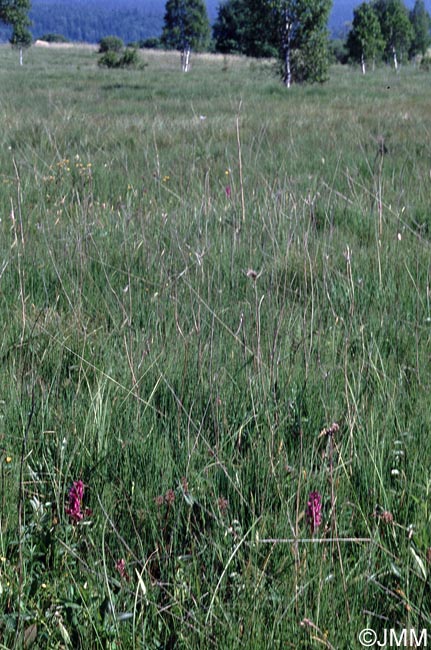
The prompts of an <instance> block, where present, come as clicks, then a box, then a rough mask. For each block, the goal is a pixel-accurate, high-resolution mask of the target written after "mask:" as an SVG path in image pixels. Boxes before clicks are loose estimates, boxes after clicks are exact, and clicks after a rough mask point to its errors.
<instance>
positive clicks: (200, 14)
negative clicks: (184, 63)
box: [161, 0, 210, 52]
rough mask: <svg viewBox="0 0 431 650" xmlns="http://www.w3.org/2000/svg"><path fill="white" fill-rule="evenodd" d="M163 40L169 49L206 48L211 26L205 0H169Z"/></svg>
mask: <svg viewBox="0 0 431 650" xmlns="http://www.w3.org/2000/svg"><path fill="white" fill-rule="evenodd" d="M161 41H162V43H163V45H164V46H165V47H166V48H168V49H174V50H180V51H185V50H187V49H193V50H195V51H196V52H202V51H204V50H206V49H207V48H208V46H209V42H210V26H209V22H208V16H207V11H206V7H205V3H204V2H203V0H167V2H166V12H165V18H164V27H163V32H162V37H161Z"/></svg>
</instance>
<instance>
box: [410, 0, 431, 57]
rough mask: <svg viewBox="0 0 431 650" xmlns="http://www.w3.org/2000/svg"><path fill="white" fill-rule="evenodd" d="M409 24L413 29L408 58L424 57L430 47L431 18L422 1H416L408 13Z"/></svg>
mask: <svg viewBox="0 0 431 650" xmlns="http://www.w3.org/2000/svg"><path fill="white" fill-rule="evenodd" d="M410 22H411V25H412V28H413V39H412V42H411V45H410V56H411V57H414V56H416V55H417V54H422V56H424V55H425V54H426V51H427V49H428V47H429V45H430V40H431V39H430V27H431V18H430V15H429V13H428V12H427V10H426V9H425V3H424V0H416V2H415V4H414V7H413V9H412V10H411V12H410Z"/></svg>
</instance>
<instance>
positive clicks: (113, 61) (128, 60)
mask: <svg viewBox="0 0 431 650" xmlns="http://www.w3.org/2000/svg"><path fill="white" fill-rule="evenodd" d="M98 65H99V66H100V67H102V68H137V67H141V65H140V62H139V55H138V53H137V51H136V49H135V48H126V49H125V50H123V51H122V52H118V51H116V50H107V51H105V53H104V54H103V56H101V57H100V59H99V61H98Z"/></svg>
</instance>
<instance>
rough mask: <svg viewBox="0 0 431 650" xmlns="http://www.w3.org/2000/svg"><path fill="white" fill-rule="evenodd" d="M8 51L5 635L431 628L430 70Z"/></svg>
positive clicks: (9, 640)
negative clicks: (76, 488)
mask: <svg viewBox="0 0 431 650" xmlns="http://www.w3.org/2000/svg"><path fill="white" fill-rule="evenodd" d="M0 57H1V58H0V87H1V88H2V95H1V98H0V112H1V123H2V130H1V131H0V170H1V173H0V187H1V191H0V209H1V223H0V228H1V240H0V247H1V257H0V265H1V266H0V276H1V280H0V282H1V284H0V290H1V293H0V300H1V308H2V311H1V313H2V314H3V319H2V320H3V323H2V330H1V331H2V337H1V355H2V360H3V372H2V375H1V378H0V387H1V392H0V399H1V412H2V430H1V435H2V438H1V464H0V472H1V480H0V486H1V498H0V502H1V511H0V517H1V527H0V555H1V564H0V592H1V593H0V600H1V607H2V611H3V612H4V614H3V616H2V617H1V618H0V638H1V640H2V644H3V646H2V647H5V648H15V647H16V648H21V647H23V644H24V643H27V644H28V645H29V644H30V643H33V647H35V648H38V647H39V648H58V647H75V648H80V647H82V648H93V647H94V648H173V647H175V648H194V647H196V648H200V647H202V646H203V645H205V646H207V645H208V646H210V647H217V648H236V647H247V648H264V647H265V648H266V647H271V648H272V647H274V648H277V647H280V648H281V647H283V648H286V647H291V648H321V647H322V646H323V647H327V648H342V647H343V648H344V647H346V648H347V647H355V646H356V645H357V643H358V641H357V636H358V633H359V631H360V630H361V629H362V628H365V627H372V628H373V629H375V630H376V631H377V632H378V633H379V634H381V633H382V631H383V629H385V628H395V629H403V628H410V627H411V628H415V629H421V628H426V627H427V625H428V624H429V611H430V593H429V585H428V575H429V557H430V551H429V549H430V547H431V539H430V532H429V531H430V514H429V485H430V484H429V476H428V468H429V458H430V442H429V436H428V429H429V426H430V419H431V418H430V409H429V390H430V381H429V376H430V375H429V370H430V355H429V343H430V333H431V332H430V323H431V314H430V289H429V284H430V280H429V278H430V262H429V259H430V258H429V237H430V232H429V226H430V217H429V209H428V196H429V183H430V166H429V160H430V158H429V148H430V146H429V138H428V135H429V133H430V129H431V116H430V114H429V110H428V108H429V99H430V97H429V95H430V91H429V89H428V84H427V77H426V76H425V75H424V74H423V73H420V72H419V71H417V70H414V69H410V68H409V69H407V68H406V69H403V70H401V72H400V73H399V74H398V75H394V74H393V73H392V71H390V70H389V69H381V70H378V71H377V72H376V73H375V74H374V75H371V74H370V75H369V76H367V77H366V78H362V76H360V75H359V74H358V73H356V72H355V71H352V70H347V69H346V70H344V69H334V71H333V75H332V79H331V81H330V82H329V83H328V84H327V85H325V86H321V87H320V86H319V87H311V88H307V87H304V88H301V87H297V88H296V87H295V88H292V89H291V91H289V92H285V90H284V89H283V88H282V87H281V86H280V84H279V81H278V80H277V78H276V76H275V75H274V74H273V72H272V71H271V69H270V68H269V67H268V66H266V65H262V64H259V63H256V62H252V63H249V62H247V61H246V60H242V59H221V58H214V59H208V57H202V58H199V57H196V59H195V61H194V66H193V70H192V72H191V73H190V74H187V75H182V76H181V75H179V73H178V67H179V66H178V62H177V61H176V59H175V58H173V56H172V55H163V54H157V55H156V54H154V53H149V54H146V55H144V59H145V61H146V62H147V63H148V65H147V66H146V67H145V69H144V70H141V71H128V72H124V71H111V70H110V71H102V70H100V69H99V68H97V58H96V55H95V53H94V52H91V51H87V50H85V49H77V50H76V51H75V50H73V51H65V50H50V51H39V50H36V49H33V50H30V51H29V52H28V54H27V60H26V65H25V66H24V68H23V69H22V70H20V69H19V66H18V65H17V61H15V55H14V53H13V52H10V51H9V50H7V49H1V51H0ZM335 425H336V426H335ZM78 480H82V481H83V482H84V486H85V492H84V499H83V503H82V504H81V506H82V513H83V518H82V520H80V521H75V520H74V519H73V517H71V516H70V515H68V514H67V512H66V509H67V508H68V507H69V505H70V504H69V499H70V488H71V486H72V485H73V482H74V481H75V482H76V481H78ZM314 491H318V492H319V493H320V494H321V496H322V524H321V526H320V527H319V529H318V530H317V531H314V533H313V532H312V531H311V530H310V526H309V520H308V518H307V501H308V497H309V494H310V493H311V492H314ZM90 511H91V512H90ZM334 612H336V613H337V616H334Z"/></svg>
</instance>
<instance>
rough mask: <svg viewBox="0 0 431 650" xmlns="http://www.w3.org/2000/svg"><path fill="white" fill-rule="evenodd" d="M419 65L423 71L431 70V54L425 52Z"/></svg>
mask: <svg viewBox="0 0 431 650" xmlns="http://www.w3.org/2000/svg"><path fill="white" fill-rule="evenodd" d="M419 67H420V69H421V70H422V71H423V72H429V71H430V70H431V55H430V54H425V56H423V57H422V59H421V62H420V65H419Z"/></svg>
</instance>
